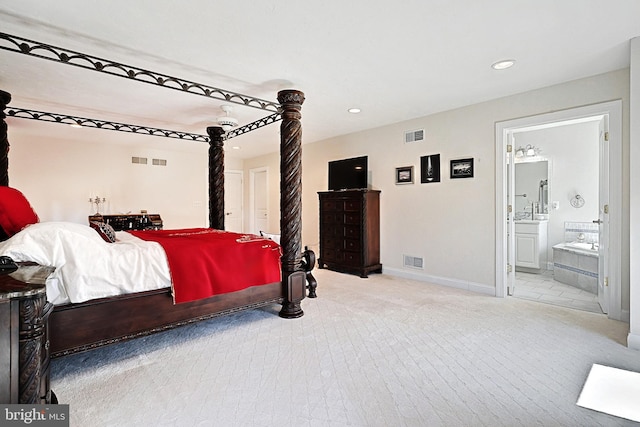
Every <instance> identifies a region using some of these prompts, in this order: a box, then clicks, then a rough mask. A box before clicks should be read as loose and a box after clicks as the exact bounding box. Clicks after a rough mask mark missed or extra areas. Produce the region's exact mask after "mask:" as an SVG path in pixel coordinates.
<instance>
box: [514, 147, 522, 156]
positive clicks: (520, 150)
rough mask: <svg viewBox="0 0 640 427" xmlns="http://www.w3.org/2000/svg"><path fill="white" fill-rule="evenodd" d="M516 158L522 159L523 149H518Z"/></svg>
mask: <svg viewBox="0 0 640 427" xmlns="http://www.w3.org/2000/svg"><path fill="white" fill-rule="evenodd" d="M516 157H517V158H521V157H524V148H522V147H520V148H518V149H517V150H516Z"/></svg>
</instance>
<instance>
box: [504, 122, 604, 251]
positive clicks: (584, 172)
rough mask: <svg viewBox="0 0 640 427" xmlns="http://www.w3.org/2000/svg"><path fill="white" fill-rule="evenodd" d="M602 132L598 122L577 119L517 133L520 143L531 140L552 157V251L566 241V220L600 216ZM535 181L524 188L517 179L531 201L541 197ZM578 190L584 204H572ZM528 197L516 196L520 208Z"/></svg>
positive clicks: (583, 220) (550, 243)
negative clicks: (599, 141)
mask: <svg viewBox="0 0 640 427" xmlns="http://www.w3.org/2000/svg"><path fill="white" fill-rule="evenodd" d="M598 135H599V129H598V122H587V123H577V124H571V125H565V126H558V127H553V128H548V129H541V130H534V131H529V132H522V133H517V134H516V135H515V139H516V145H517V147H520V146H523V147H526V146H527V145H528V144H531V145H533V146H535V147H538V148H540V154H541V156H542V157H545V158H547V159H549V160H550V161H549V171H548V179H549V210H548V211H549V223H548V248H547V253H548V254H552V253H553V250H552V249H551V248H552V247H553V245H555V244H557V243H561V242H564V223H565V222H566V221H571V222H588V223H591V222H592V221H593V220H594V219H598V206H599V205H598V193H599V191H598V166H599V150H598ZM516 168H518V165H516ZM516 177H517V175H516ZM534 181H535V182H534V184H535V185H534V186H530V187H528V188H521V187H520V183H519V180H518V179H516V194H518V193H520V194H521V193H522V192H525V193H527V196H528V197H527V199H526V201H527V202H528V204H529V205H530V204H531V201H537V198H538V188H537V181H538V180H534ZM576 194H579V195H580V196H581V197H582V198H583V199H584V201H585V203H584V206H583V207H581V208H574V207H573V206H571V203H570V201H571V199H572V198H573V197H574V196H575V195H576ZM524 200H525V199H523V198H519V197H516V200H515V202H516V203H515V204H516V206H517V207H518V209H520V207H521V205H522V202H523V201H524ZM552 201H557V202H558V204H559V208H558V209H557V210H556V209H551V202H552ZM550 260H551V259H550Z"/></svg>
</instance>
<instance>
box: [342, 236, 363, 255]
mask: <svg viewBox="0 0 640 427" xmlns="http://www.w3.org/2000/svg"><path fill="white" fill-rule="evenodd" d="M344 248H345V249H346V250H348V251H357V252H360V249H361V246H360V240H354V239H345V240H344Z"/></svg>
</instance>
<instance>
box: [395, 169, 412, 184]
mask: <svg viewBox="0 0 640 427" xmlns="http://www.w3.org/2000/svg"><path fill="white" fill-rule="evenodd" d="M398 184H413V166H402V167H400V168H396V185H398Z"/></svg>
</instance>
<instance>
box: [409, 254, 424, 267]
mask: <svg viewBox="0 0 640 427" xmlns="http://www.w3.org/2000/svg"><path fill="white" fill-rule="evenodd" d="M404 266H405V267H410V268H419V269H422V268H423V260H422V258H420V257H417V256H411V255H404Z"/></svg>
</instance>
